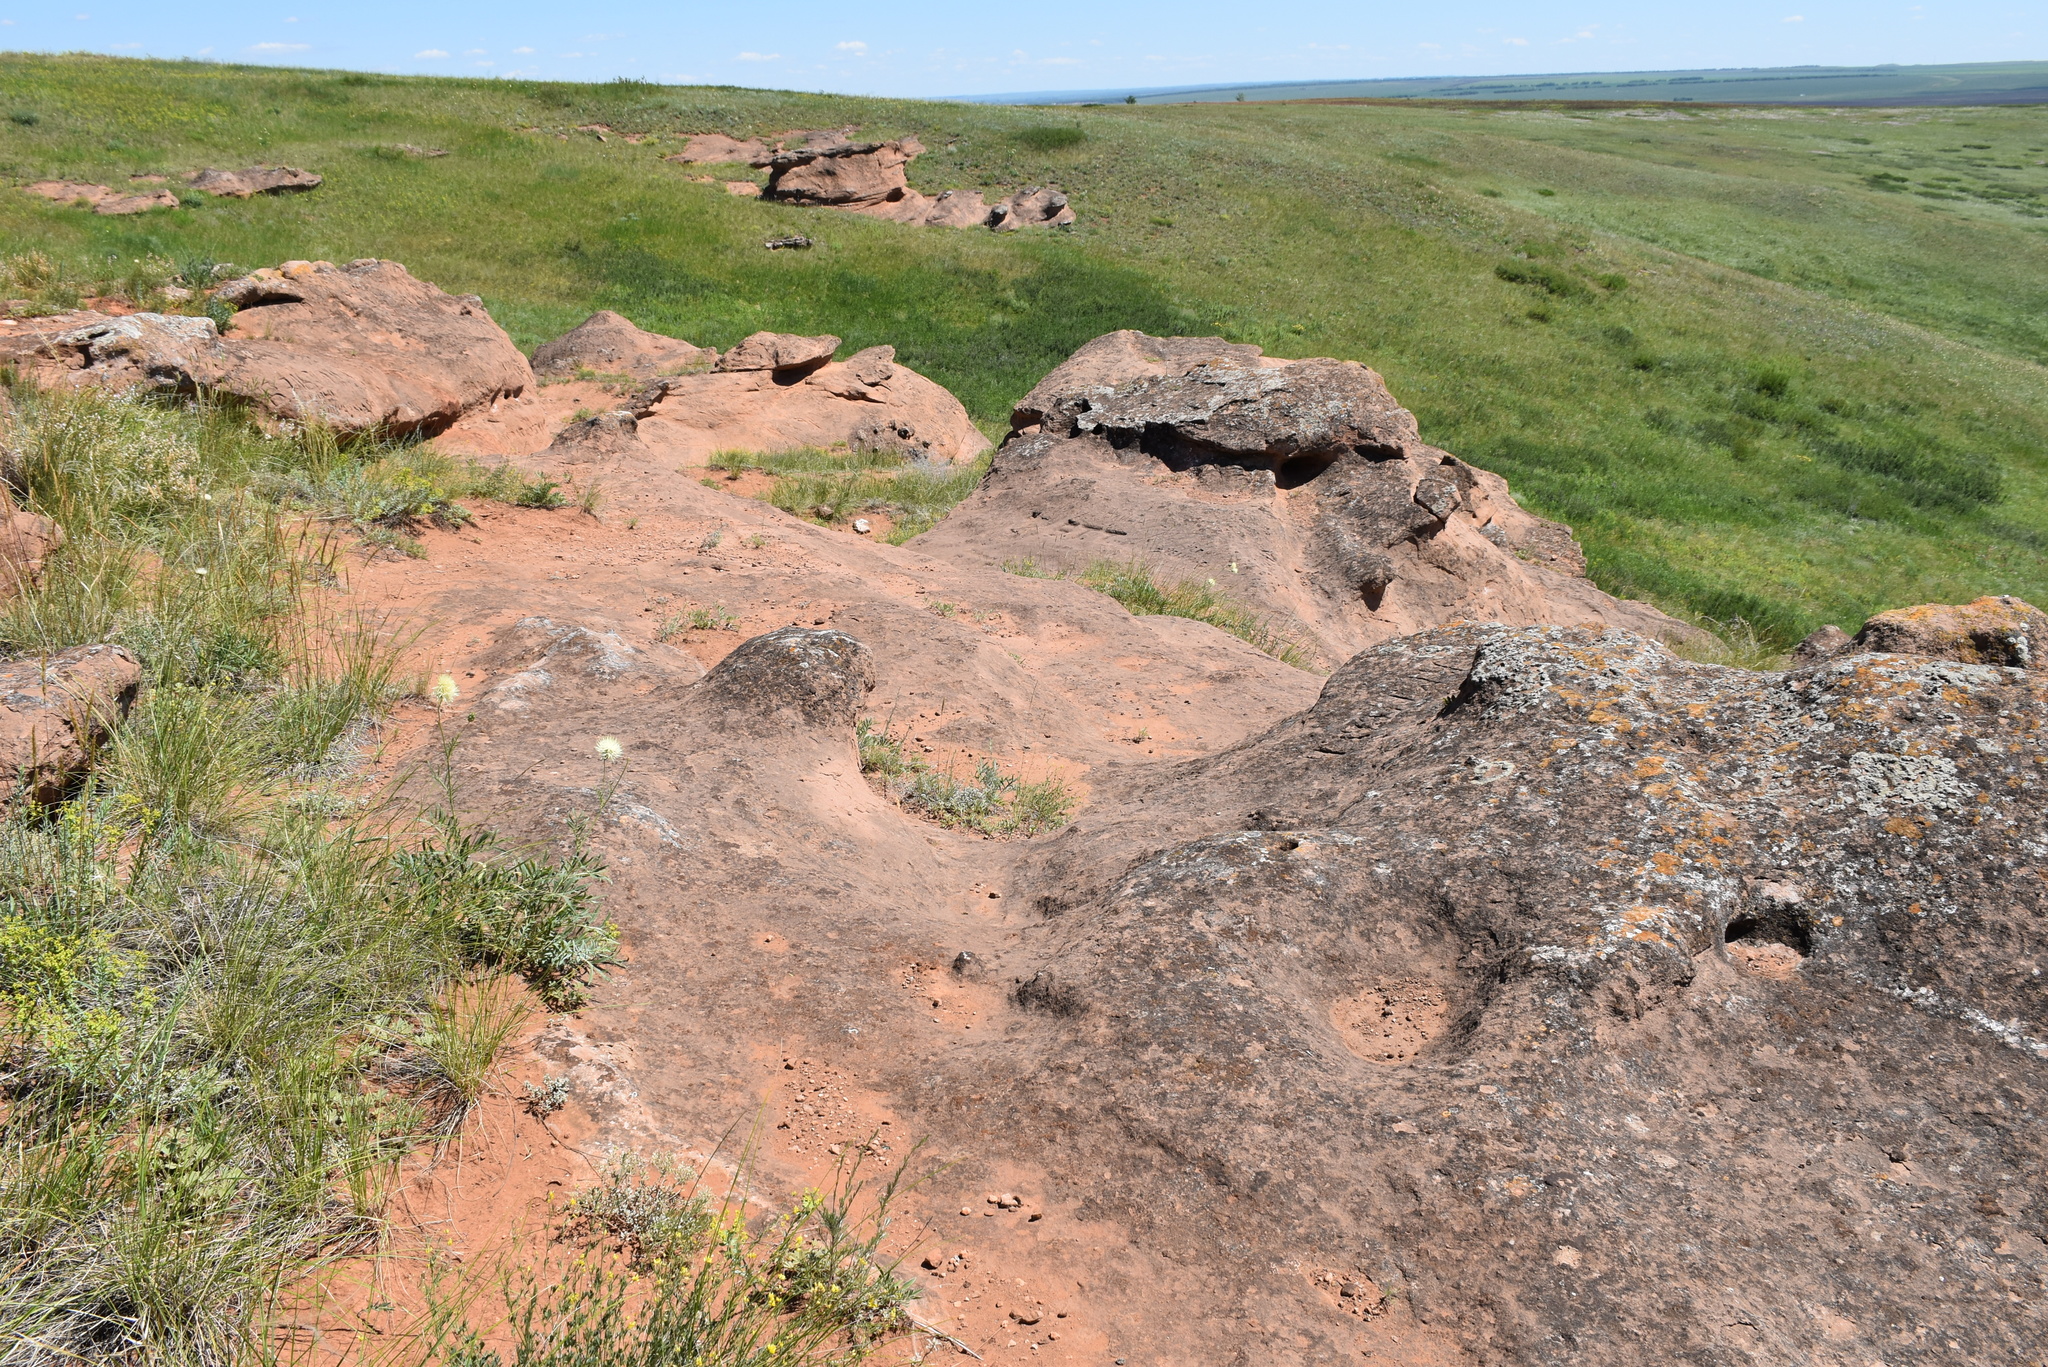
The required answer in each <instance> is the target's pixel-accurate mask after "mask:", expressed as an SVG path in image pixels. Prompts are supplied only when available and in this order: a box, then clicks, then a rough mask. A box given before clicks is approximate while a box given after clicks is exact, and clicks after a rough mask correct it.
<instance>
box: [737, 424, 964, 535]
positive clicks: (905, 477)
mask: <svg viewBox="0 0 2048 1367" xmlns="http://www.w3.org/2000/svg"><path fill="white" fill-rule="evenodd" d="M713 462H714V464H713V468H714V469H722V470H725V471H727V472H728V477H729V478H737V477H738V474H739V472H741V471H743V470H759V471H761V472H762V473H764V474H768V475H771V476H773V477H774V483H773V484H772V485H770V486H769V488H768V489H767V491H766V492H765V493H763V494H762V495H760V497H762V498H764V499H765V500H766V501H768V502H769V503H771V504H773V505H774V506H776V507H778V508H780V509H782V510H783V511H784V512H786V513H791V514H794V515H795V516H797V517H800V518H803V519H804V520H805V521H807V522H816V523H818V524H820V525H822V526H837V525H839V524H841V523H844V522H847V521H849V520H851V519H852V518H855V517H858V516H860V515H861V514H862V513H881V514H884V515H886V516H887V517H888V518H889V520H890V529H889V533H888V536H887V537H886V539H887V540H888V541H889V542H890V543H891V544H894V545H901V544H902V543H903V542H905V541H908V540H909V539H910V538H911V537H913V536H916V535H918V534H919V533H920V532H927V531H930V530H931V529H932V527H933V526H934V525H935V524H936V523H937V522H938V520H939V519H940V518H942V517H944V516H945V515H946V514H947V513H948V512H951V511H952V509H953V507H954V505H955V504H957V503H959V502H960V500H961V499H964V498H966V497H967V496H968V495H969V494H971V493H973V492H974V490H975V488H976V487H977V486H979V485H980V483H981V480H982V476H984V475H986V474H987V473H988V465H989V458H988V457H987V456H983V457H981V458H980V459H978V460H975V461H969V462H964V463H961V464H957V465H941V464H936V463H933V462H930V461H925V460H922V459H916V458H912V457H909V456H905V455H901V454H898V453H896V452H890V451H872V450H866V451H823V450H819V449H818V448H816V447H799V448H795V449H793V450H788V451H774V452H768V453H765V454H760V455H750V454H748V453H746V452H740V451H725V452H720V453H718V455H716V456H714V457H713Z"/></svg>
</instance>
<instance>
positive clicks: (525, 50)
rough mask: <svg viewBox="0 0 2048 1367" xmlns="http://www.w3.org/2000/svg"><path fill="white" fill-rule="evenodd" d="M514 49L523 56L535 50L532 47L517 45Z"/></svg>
mask: <svg viewBox="0 0 2048 1367" xmlns="http://www.w3.org/2000/svg"><path fill="white" fill-rule="evenodd" d="M512 50H513V51H514V52H516V53H518V54H519V55H521V56H522V57H523V56H525V55H527V54H528V53H530V52H532V51H533V49H532V48H530V47H515V48H513V49H512Z"/></svg>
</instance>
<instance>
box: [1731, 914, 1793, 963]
mask: <svg viewBox="0 0 2048 1367" xmlns="http://www.w3.org/2000/svg"><path fill="white" fill-rule="evenodd" d="M1721 941H1722V943H1723V944H1724V945H1726V946H1727V948H1728V957H1729V958H1731V959H1733V960H1735V962H1736V963H1738V964H1740V965H1742V966H1743V967H1744V968H1746V969H1748V970H1749V971H1750V972H1752V973H1755V974H1757V975H1758V976H1760V977H1765V978H1789V977H1791V976H1792V975H1793V974H1795V973H1797V972H1798V971H1799V969H1800V967H1801V966H1802V965H1804V964H1805V962H1806V956H1807V955H1808V954H1811V953H1812V952H1813V941H1812V940H1811V938H1809V937H1808V935H1807V933H1806V928H1805V927H1804V926H1802V925H1800V924H1799V923H1798V922H1797V921H1795V920H1793V919H1792V917H1791V916H1790V915H1788V914H1785V913H1783V912H1762V913H1758V914H1750V913H1743V914H1742V915H1739V916H1735V917H1732V918H1730V920H1729V922H1728V929H1727V930H1726V931H1725V932H1724V933H1723V934H1722V936H1721Z"/></svg>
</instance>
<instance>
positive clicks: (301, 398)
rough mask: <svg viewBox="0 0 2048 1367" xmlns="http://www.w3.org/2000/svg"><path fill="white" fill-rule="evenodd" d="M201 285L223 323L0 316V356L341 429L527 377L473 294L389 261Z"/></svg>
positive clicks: (393, 425)
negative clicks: (220, 310) (226, 398)
mask: <svg viewBox="0 0 2048 1367" xmlns="http://www.w3.org/2000/svg"><path fill="white" fill-rule="evenodd" d="M215 297H216V298H219V299H221V300H224V301H225V302H227V303H230V304H233V305H235V306H236V308H237V310H238V312H237V313H236V314H235V316H234V319H233V322H232V323H231V324H230V325H229V327H228V330H227V332H226V333H224V334H219V335H216V333H215V330H214V325H213V323H212V322H211V321H210V320H209V319H206V318H184V317H170V316H166V315H162V314H149V313H138V314H129V315H126V316H123V317H118V318H115V317H107V316H105V315H101V314H94V313H79V314H70V315H65V316H62V317H59V318H55V319H51V320H48V321H47V322H46V323H44V325H43V326H41V327H38V328H34V329H26V328H25V329H20V330H19V332H16V330H15V329H9V332H10V333H14V334H15V335H10V336H8V337H6V338H5V339H0V359H7V358H10V357H24V358H31V359H33V360H34V361H35V362H36V363H37V365H38V367H39V369H41V370H42V371H43V372H44V374H45V377H46V378H57V379H66V380H68V381H69V382H72V383H87V384H101V385H107V386H111V387H123V386H128V385H134V384H148V385H158V386H167V387H173V388H179V389H185V390H192V389H198V388H204V389H208V390H212V391H214V392H217V393H221V394H228V395H233V396H235V397H237V398H241V399H245V400H247V401H248V402H250V403H251V404H252V405H254V406H255V407H256V409H257V410H258V411H259V412H261V413H263V414H264V415H266V416H268V417H270V418H272V419H276V420H283V421H288V422H310V421H321V422H325V423H327V424H329V425H330V426H332V427H333V428H334V429H335V430H336V431H337V432H339V433H340V434H342V435H343V436H351V435H354V434H356V433H359V432H365V431H370V430H373V429H375V430H381V431H384V432H388V433H391V434H394V435H403V434H409V433H414V432H423V433H428V434H432V433H434V432H438V431H440V430H442V429H443V428H445V427H447V426H448V425H449V424H450V423H452V422H454V421H455V420H456V419H457V418H459V417H461V416H462V415H463V414H465V413H468V412H471V411H473V410H475V409H478V408H485V407H488V406H489V405H490V404H492V403H493V402H495V401H496V400H498V399H500V398H503V397H507V396H511V395H516V394H520V393H522V392H524V391H525V390H526V389H527V388H528V387H530V386H531V385H532V383H533V371H532V369H531V368H530V367H529V366H528V365H527V363H526V357H525V356H524V355H522V354H521V353H520V351H519V348H517V347H516V346H514V345H513V344H512V339H511V338H510V337H508V336H506V335H505V330H504V329H503V328H501V327H499V326H498V325H497V323H496V322H494V321H492V319H491V316H490V314H489V313H488V312H486V311H485V309H484V306H483V301H482V300H480V299H478V298H476V297H475V296H474V295H464V296H461V297H457V296H454V295H450V294H447V293H444V292H443V291H442V290H440V289H437V288H436V287H435V286H433V285H430V284H428V283H427V282H426V281H424V280H418V279H415V278H414V277H413V276H412V275H411V274H409V273H408V272H407V271H406V269H405V267H403V266H401V265H399V264H398V263H397V262H395V261H378V260H373V259H365V260H360V261H352V262H350V263H349V264H348V265H347V266H340V267H338V266H335V265H332V264H331V263H329V262H325V261H291V262H286V263H285V264H284V265H283V266H282V267H279V268H277V269H275V270H268V269H266V270H260V271H257V272H255V273H254V274H252V275H247V276H244V277H242V278H241V279H238V280H231V281H229V282H227V283H226V284H224V285H222V286H221V287H220V288H219V289H218V290H217V291H216V292H215Z"/></svg>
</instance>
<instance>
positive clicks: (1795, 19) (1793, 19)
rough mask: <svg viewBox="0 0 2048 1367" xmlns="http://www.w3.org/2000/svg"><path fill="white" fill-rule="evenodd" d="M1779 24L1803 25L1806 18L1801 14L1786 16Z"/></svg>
mask: <svg viewBox="0 0 2048 1367" xmlns="http://www.w3.org/2000/svg"><path fill="white" fill-rule="evenodd" d="M1780 22H1781V23H1786V24H1803V23H1805V22H1806V16H1805V15H1803V14H1788V15H1786V16H1785V17H1784V19H1782V20H1781V21H1780Z"/></svg>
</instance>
